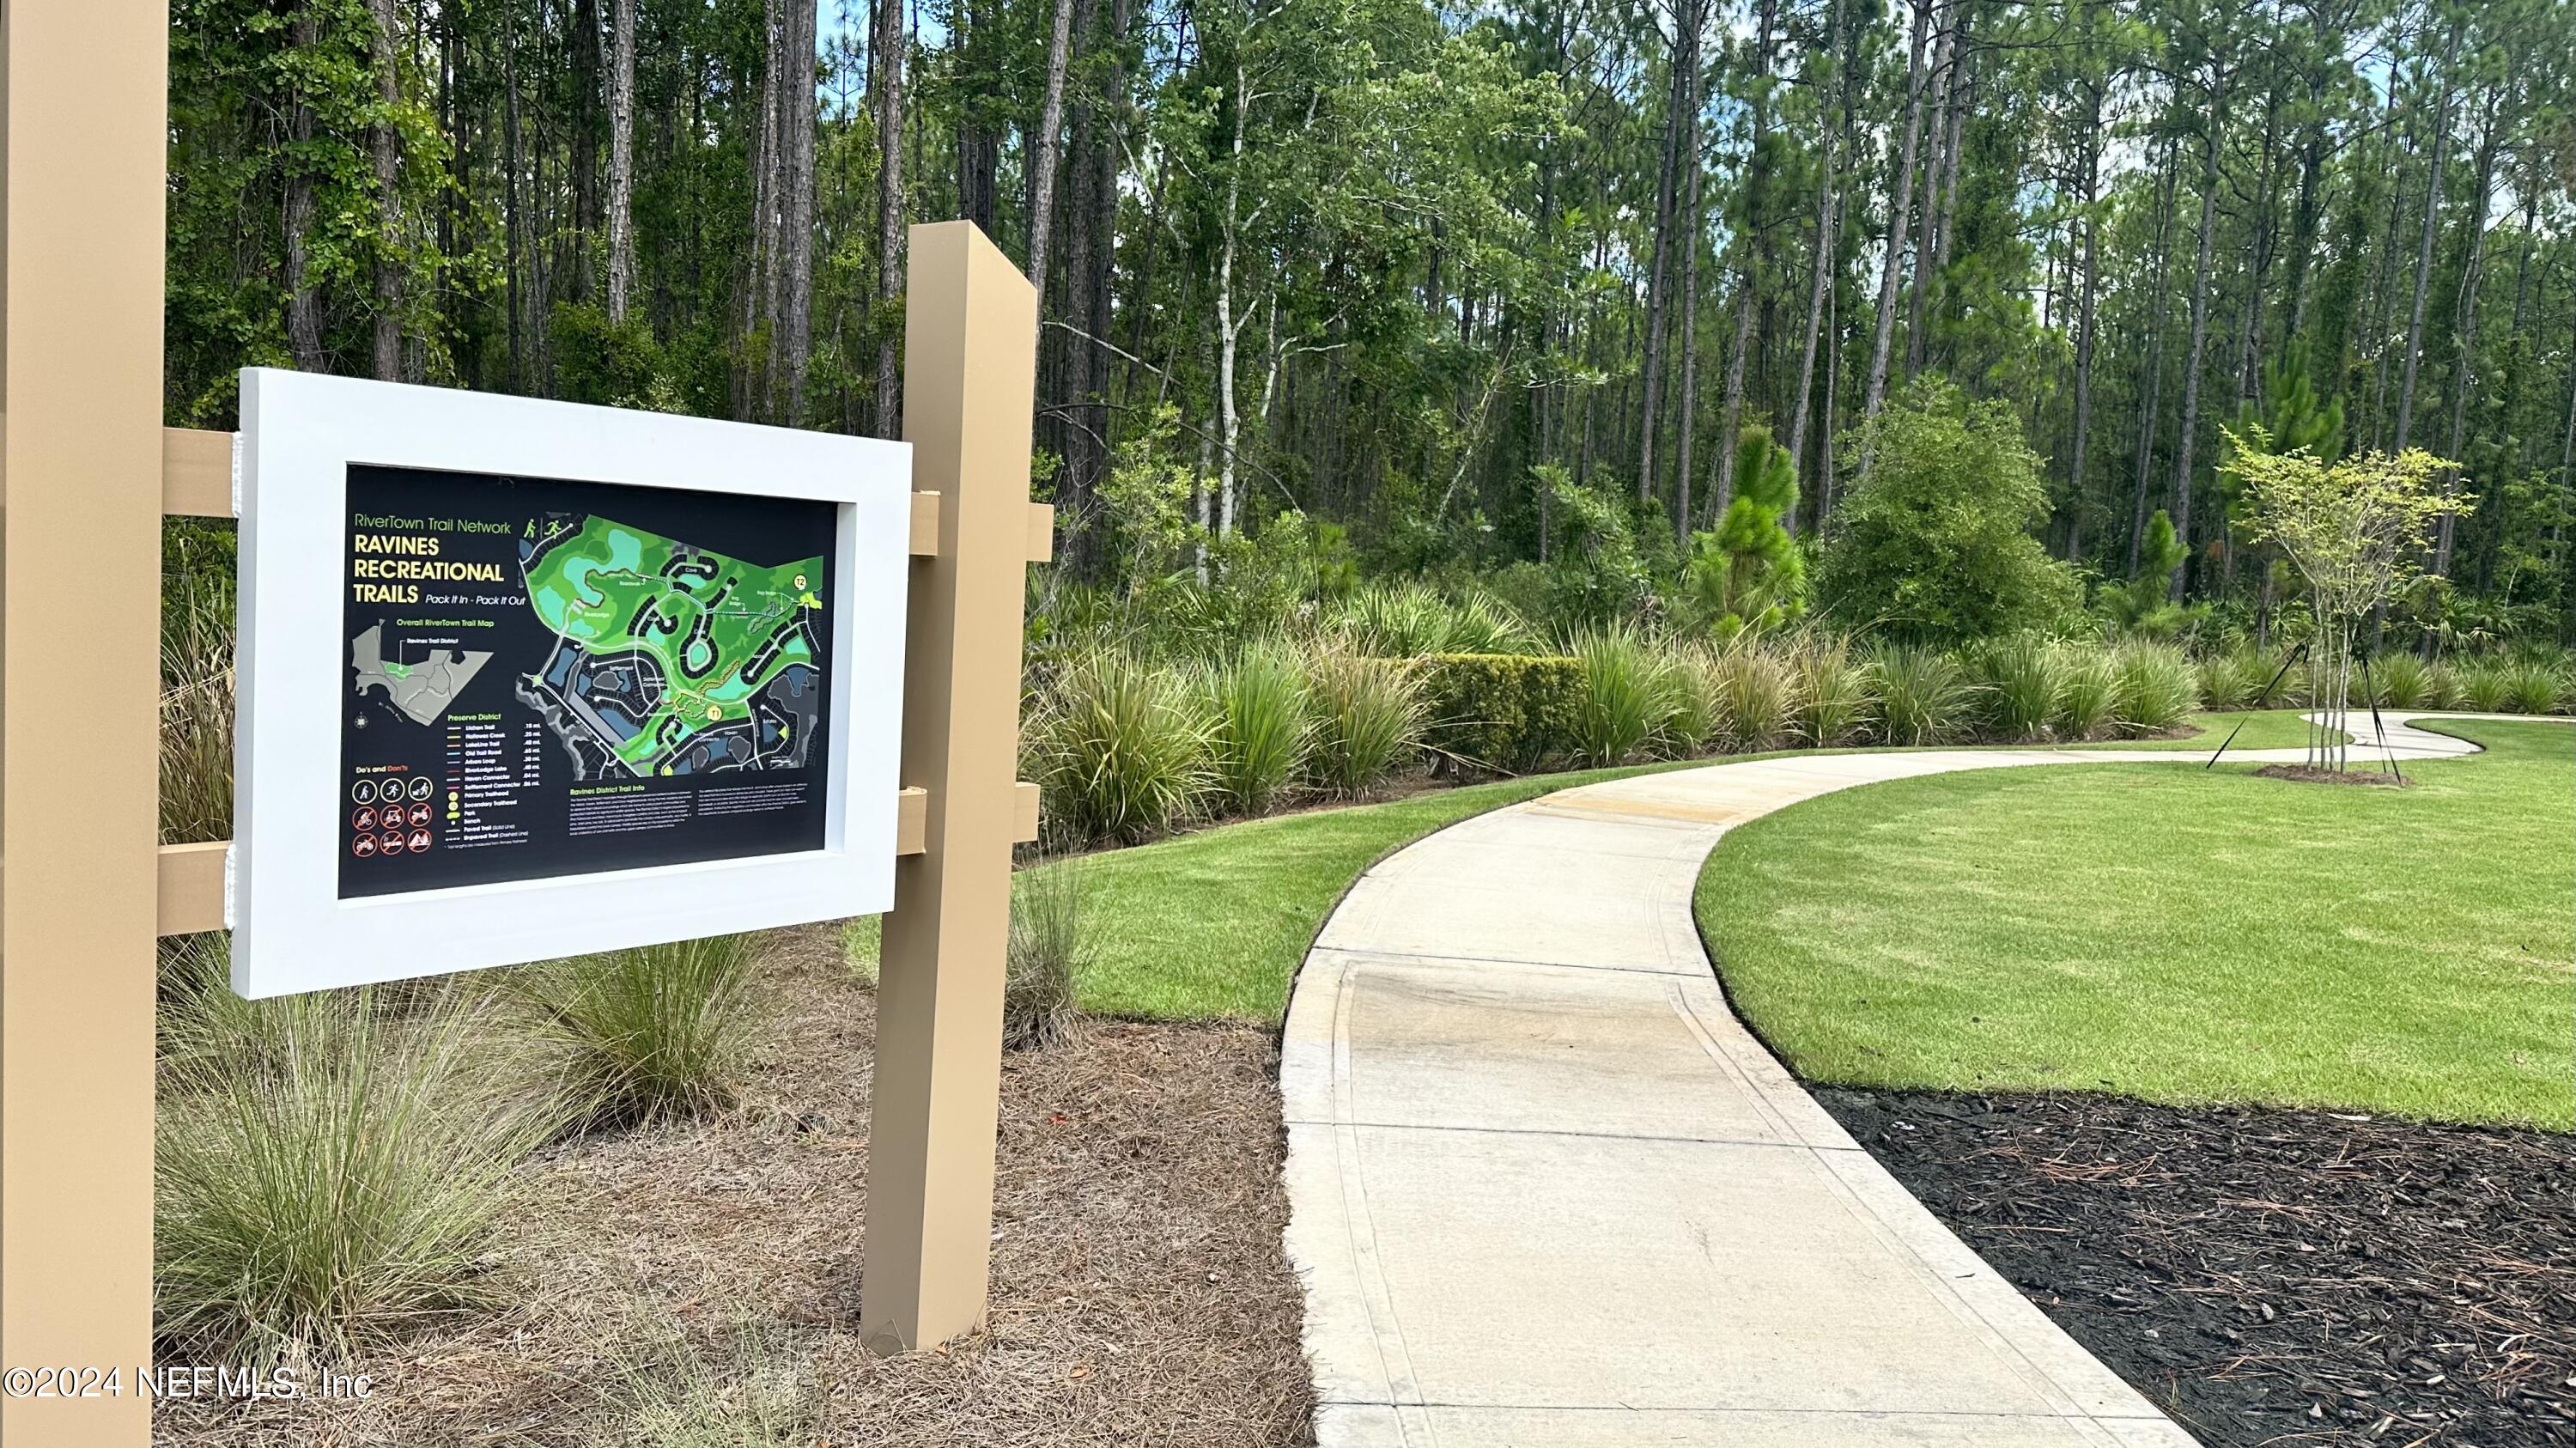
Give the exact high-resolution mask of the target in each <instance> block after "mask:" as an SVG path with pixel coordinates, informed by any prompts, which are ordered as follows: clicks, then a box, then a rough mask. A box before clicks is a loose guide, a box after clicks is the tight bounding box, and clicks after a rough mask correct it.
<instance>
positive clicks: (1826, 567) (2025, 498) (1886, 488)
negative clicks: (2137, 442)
mask: <svg viewBox="0 0 2576 1448" xmlns="http://www.w3.org/2000/svg"><path fill="white" fill-rule="evenodd" d="M1852 445H1853V448H1854V450H1855V453H1857V452H1858V451H1859V450H1861V449H1862V448H1864V447H1865V448H1866V450H1867V452H1868V454H1869V455H1870V456H1871V458H1872V459H1873V461H1872V463H1871V466H1870V470H1869V472H1868V473H1867V474H1866V475H1864V476H1863V477H1862V478H1861V479H1860V481H1859V482H1858V483H1857V484H1855V485H1854V487H1853V489H1852V492H1851V496H1850V499H1849V501H1848V502H1846V503H1845V504H1844V505H1843V506H1842V507H1841V508H1840V509H1838V510H1837V511H1836V513H1835V516H1834V529H1833V532H1832V534H1831V536H1830V537H1828V538H1827V540H1826V543H1825V547H1824V549H1823V552H1822V555H1821V557H1820V560H1819V567H1818V570H1817V579H1816V592H1817V602H1818V606H1819V607H1820V608H1821V609H1823V610H1824V611H1825V612H1827V613H1829V614H1831V615H1833V616H1834V617H1836V618H1837V619H1839V620H1841V621H1843V622H1845V623H1848V624H1853V625H1861V626H1867V625H1872V624H1875V625H1878V626H1880V627H1882V628H1884V629H1885V630H1887V631H1888V632H1890V633H1892V634H1895V635H1897V636H1899V637H1902V638H1906V639H1908V640H1911V641H1914V642H1918V643H1927V644H1939V645H1951V644H1957V643H1961V642H1965V641H1967V640H1970V639H1977V638H1986V637H1991V636H1995V635H2000V634H2008V633H2012V632H2014V631H2016V630H2019V629H2026V628H2037V629H2047V628H2053V627H2055V626H2057V625H2059V624H2061V623H2063V622H2064V621H2065V620H2067V619H2068V618H2070V617H2071V616H2073V614H2074V613H2075V611H2076V607H2077V601H2078V599H2079V598H2080V597H2081V590H2080V589H2079V588H2078V586H2077V584H2076V580H2075V575H2074V573H2073V572H2072V571H2071V570H2069V569H2068V568H2067V567H2066V565H2065V564H2063V563H2060V562H2058V561H2057V560H2056V559H2053V558H2051V557H2049V556H2048V554H2047V552H2046V551H2045V550H2043V549H2042V548H2041V547H2040V545H2039V541H2038V540H2037V539H2036V538H2034V537H2032V536H2031V532H2030V530H2031V529H2032V528H2033V527H2034V526H2036V525H2037V524H2038V523H2040V522H2041V521H2042V520H2043V519H2045V518H2046V517H2047V516H2048V490H2047V487H2046V485H2045V484H2044V483H2043V482H2042V481H2041V477H2040V467H2041V464H2040V458H2039V455H2038V454H2037V453H2035V452H2033V451H2031V449H2030V445H2029V444H2028V443H2026V442H2024V441H2023V440H2022V432H2021V426H2020V424H2019V422H2018V421H2017V420H2016V419H2015V418H2014V416H2013V413H2012V409H2011V407H2010V405H2009V404H2006V403H2003V402H2000V401H1988V402H1977V403H1971V402H1969V401H1968V400H1967V399H1966V398H1965V397H1964V396H1963V395H1962V394H1961V393H1960V392H1959V390H1958V389H1957V388H1955V387H1953V386H1951V385H1950V384H1949V383H1947V382H1945V381H1942V380H1940V379H1937V378H1925V379H1923V380H1920V381H1918V382H1916V383H1915V384H1913V385H1912V386H1910V387H1908V388H1907V389H1906V390H1905V391H1904V392H1903V393H1901V394H1899V395H1898V396H1896V397H1893V398H1891V399H1890V400H1889V402H1888V404H1887V407H1886V409H1885V410H1884V411H1882V412H1880V413H1879V415H1878V416H1877V417H1875V418H1873V419H1871V420H1870V421H1869V423H1868V424H1867V426H1866V428H1865V430H1864V433H1863V435H1862V436H1861V437H1859V438H1856V439H1854V440H1853V444H1852Z"/></svg>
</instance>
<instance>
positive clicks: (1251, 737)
mask: <svg viewBox="0 0 2576 1448" xmlns="http://www.w3.org/2000/svg"><path fill="white" fill-rule="evenodd" d="M1202 687H1203V688H1204V689H1205V691H1206V695H1207V715H1208V718H1209V719H1210V720H1211V721H1212V727H1211V728H1210V730H1209V734H1208V757H1209V765H1210V774H1211V781H1212V792H1213V793H1214V794H1215V796H1216V798H1217V799H1218V800H1219V801H1221V802H1222V803H1223V804H1224V806H1225V807H1226V808H1227V809H1230V810H1233V811H1235V812H1237V813H1240V814H1261V813H1264V812H1266V811H1268V810H1269V808H1270V806H1271V804H1272V803H1273V801H1275V800H1276V799H1277V798H1278V796H1279V792H1280V791H1281V790H1282V789H1285V788H1286V787H1287V786H1288V783H1289V781H1291V780H1293V779H1295V778H1296V777H1297V771H1298V770H1299V769H1300V768H1301V767H1303V766H1304V764H1305V762H1306V746H1307V743H1308V741H1309V740H1310V739H1312V738H1313V736H1314V733H1315V720H1314V715H1313V712H1312V710H1311V709H1310V708H1309V707H1308V703H1307V698H1306V671H1305V669H1304V668H1302V667H1300V666H1299V664H1298V661H1297V657H1296V655H1294V654H1292V653H1290V652H1289V651H1288V650H1287V648H1286V647H1285V646H1283V645H1281V644H1278V643H1275V642H1268V641H1265V642H1261V643H1256V644H1251V645H1248V646H1246V647H1245V648H1244V649H1243V651H1242V652H1240V653H1238V654H1236V655H1235V656H1234V658H1233V659H1232V660H1230V661H1228V662H1226V663H1223V664H1219V665H1216V666H1214V667H1212V668H1210V669H1208V670H1207V671H1206V672H1205V673H1204V674H1203V675H1202Z"/></svg>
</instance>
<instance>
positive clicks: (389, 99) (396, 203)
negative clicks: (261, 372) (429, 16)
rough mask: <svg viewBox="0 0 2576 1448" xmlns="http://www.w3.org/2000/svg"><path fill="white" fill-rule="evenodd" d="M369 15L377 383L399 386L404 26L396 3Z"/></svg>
mask: <svg viewBox="0 0 2576 1448" xmlns="http://www.w3.org/2000/svg"><path fill="white" fill-rule="evenodd" d="M367 12H368V16H369V18H370V19H371V20H372V21H373V22H374V23H373V25H372V26H370V28H369V31H368V37H367V38H368V48H369V51H370V55H369V60H370V61H371V62H372V64H373V67H374V69H375V73H376V104H377V105H378V107H380V108H381V112H382V113H381V114H379V115H378V116H377V117H376V120H375V122H374V124H373V125H371V126H369V127H368V130H369V131H370V132H371V133H372V134H371V135H370V136H369V141H370V143H371V145H372V149H373V151H374V160H375V180H376V232H377V234H376V244H375V248H374V250H375V294H376V296H375V306H376V314H375V316H374V318H373V319H372V320H373V322H374V334H375V335H374V341H375V362H376V377H377V379H378V380H380V381H384V382H399V381H401V380H402V375H403V370H402V305H403V272H402V255H401V250H400V248H401V246H402V231H403V215H402V171H401V165H402V162H401V154H400V147H401V136H400V134H399V133H398V132H397V131H396V130H395V129H394V122H393V110H394V108H395V107H396V106H398V105H401V104H402V76H401V73H400V72H399V71H398V70H396V68H395V64H396V61H395V57H396V49H395V47H396V46H397V45H398V44H399V43H400V41H401V38H402V20H401V18H400V17H399V16H397V15H395V14H394V0H367Z"/></svg>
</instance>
